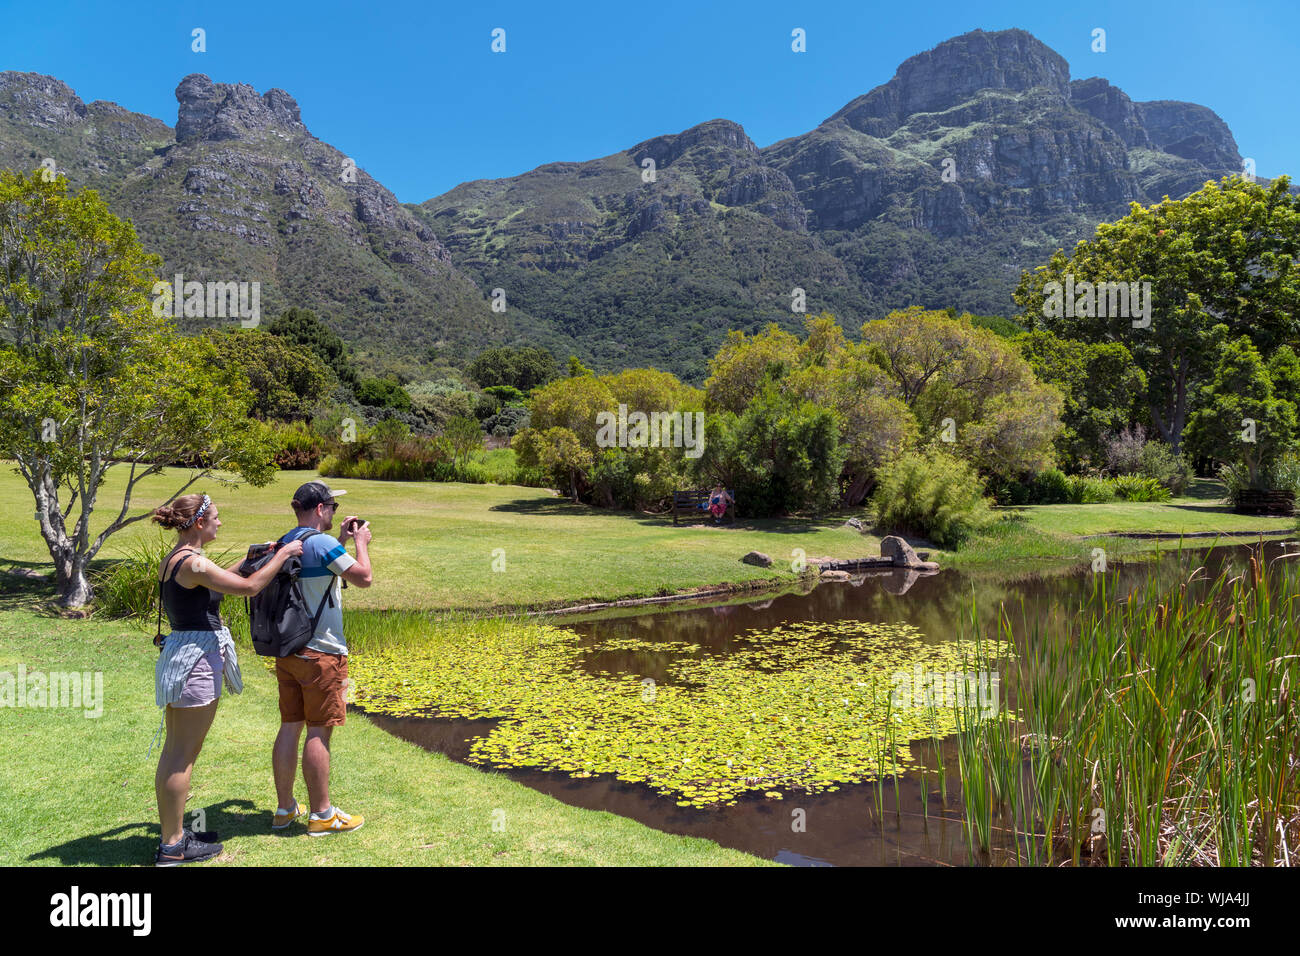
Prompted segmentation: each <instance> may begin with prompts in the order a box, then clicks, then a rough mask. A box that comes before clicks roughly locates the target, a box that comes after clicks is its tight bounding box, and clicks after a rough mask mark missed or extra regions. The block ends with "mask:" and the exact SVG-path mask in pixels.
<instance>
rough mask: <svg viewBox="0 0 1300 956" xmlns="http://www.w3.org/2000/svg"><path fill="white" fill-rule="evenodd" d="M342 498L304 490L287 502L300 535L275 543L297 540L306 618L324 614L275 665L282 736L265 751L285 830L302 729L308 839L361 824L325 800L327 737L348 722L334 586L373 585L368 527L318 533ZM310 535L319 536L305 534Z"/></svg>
mask: <svg viewBox="0 0 1300 956" xmlns="http://www.w3.org/2000/svg"><path fill="white" fill-rule="evenodd" d="M344 494H346V492H343V491H331V490H330V489H329V487H328V486H326V484H325V483H324V482H323V481H309V482H307V483H306V484H305V485H303V486H302V487H300V488H299V489H298V490H297V491H296V492H294V495H293V510H294V514H296V515H297V517H298V527H296V528H294V529H293V530H292V531H290V532H289V533H288V534H286V535H285V536H284V537H283V538H281V539H280V541H281V543H284V542H288V541H297V540H299V539H301V540H302V545H303V547H302V558H301V561H302V572H301V574H300V575H299V585H300V586H301V587H302V594H303V598H304V600H305V603H306V605H307V607H308V608H310V609H311V611H312V613H315V610H316V608H318V607H321V608H322V609H321V615H320V620H319V622H318V623H317V625H316V630H315V633H314V634H313V635H312V639H311V640H310V641H309V642H308V643H307V646H306V647H304V648H303V649H302V650H301V651H299V652H298V653H297V654H291V655H290V656H288V657H280V658H277V659H276V662H275V673H276V679H277V680H278V682H279V684H280V732H279V734H277V735H276V738H275V747H274V748H273V749H272V751H271V766H272V768H273V770H274V772H275V790H276V795H277V798H278V800H279V808H278V809H277V810H276V811H275V817H274V819H273V820H272V821H271V827H272V829H275V830H283V829H285V828H287V827H288V826H289V825H290V824H292V823H293V821H294V820H297V819H298V818H299V817H301V816H302V814H303V810H302V808H301V807H300V806H299V805H298V801H297V800H296V799H294V795H293V782H294V778H295V777H296V776H297V775H298V740H299V738H300V737H301V736H302V729H303V726H304V724H305V725H306V727H307V742H306V743H305V744H304V745H303V748H302V775H303V778H304V779H305V780H306V781H307V799H308V802H309V803H310V804H311V816H310V817H309V818H308V820H307V833H308V835H309V836H314V837H315V836H327V835H329V834H331V833H344V832H346V831H348V830H356V829H359V828H360V827H361V824H362V823H363V822H364V818H363V817H361V816H360V815H359V814H347V813H344V812H343V811H342V810H340V809H339V808H338V807H336V806H334V805H333V804H332V803H330V796H329V784H330V733H331V732H332V731H333V729H334V728H335V727H341V726H342V725H343V721H344V719H345V717H346V715H347V704H346V701H345V695H346V693H347V678H348V646H347V643H346V642H345V641H344V639H343V605H342V600H343V590H342V585H341V584H340V580H343V581H347V582H348V583H350V584H354V585H356V586H357V587H359V588H368V587H370V583H371V580H372V578H371V574H370V553H369V546H370V524H369V523H368V522H366V523H362V522H361V521H360V520H359V519H357V518H356V517H355V516H349V517H347V518H345V519H344V520H343V523H342V525H341V526H340V532H339V536H338V538H337V539H336V538H333V537H331V536H330V535H328V534H325V533H324V532H327V531H329V530H330V528H332V527H333V526H334V512H335V510H336V509H337V508H338V500H337V499H338V498H340V497H342V496H343V495H344ZM313 531H319V532H322V533H321V534H311V532H313ZM308 535H310V537H308ZM349 540H352V541H355V542H356V549H357V556H356V558H355V559H353V557H352V556H351V555H349V554H348V553H347V550H346V549H345V547H344V546H345V545H346V544H347V542H348V541H349ZM322 600H324V602H325V603H324V606H323V607H322V605H321V601H322Z"/></svg>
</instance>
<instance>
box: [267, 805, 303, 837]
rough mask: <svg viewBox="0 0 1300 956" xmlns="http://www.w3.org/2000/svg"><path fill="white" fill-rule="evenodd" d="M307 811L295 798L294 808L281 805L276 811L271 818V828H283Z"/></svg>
mask: <svg viewBox="0 0 1300 956" xmlns="http://www.w3.org/2000/svg"><path fill="white" fill-rule="evenodd" d="M306 812H307V811H306V810H304V809H303V808H302V805H301V804H300V803H299V802H298V801H297V800H295V801H294V802H293V809H292V810H286V809H284V808H283V807H281V808H279V809H278V810H276V811H275V815H274V816H273V817H272V818H271V829H272V830H283V829H284V828H285V827H287V826H288V825H289V824H291V823H293V821H294V820H297V819H298V818H299V817H300V816H302V815H303V814H304V813H306Z"/></svg>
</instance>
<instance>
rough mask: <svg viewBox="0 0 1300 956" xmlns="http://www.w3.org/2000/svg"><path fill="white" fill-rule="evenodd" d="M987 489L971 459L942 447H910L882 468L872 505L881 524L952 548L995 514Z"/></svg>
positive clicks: (888, 528) (894, 530)
mask: <svg viewBox="0 0 1300 956" xmlns="http://www.w3.org/2000/svg"><path fill="white" fill-rule="evenodd" d="M983 494H984V483H983V482H982V481H981V480H980V478H979V475H977V474H976V473H975V470H974V469H973V468H972V467H971V466H970V464H969V463H967V462H964V461H962V460H961V459H959V458H954V457H953V456H951V455H947V454H944V453H943V452H940V451H931V452H929V453H920V452H909V453H907V454H905V455H902V456H900V457H899V458H897V459H896V460H894V461H892V462H889V463H888V464H886V465H885V466H884V467H883V468H881V470H880V483H879V485H878V486H877V487H876V492H875V494H874V495H873V496H872V507H873V509H874V510H875V513H876V525H877V527H878V528H880V529H882V530H885V531H889V532H899V533H902V534H912V535H918V536H921V537H924V538H928V539H929V540H931V541H933V542H934V543H935V544H937V545H940V546H941V547H945V548H951V547H954V546H956V545H958V544H960V543H961V542H962V541H963V540H965V539H966V538H967V537H969V536H970V535H971V534H973V533H974V532H976V531H978V530H980V529H981V528H983V527H985V526H986V525H987V524H988V523H989V522H990V521H991V520H992V516H991V513H990V511H989V506H988V502H987V501H986V500H985V499H984V497H983Z"/></svg>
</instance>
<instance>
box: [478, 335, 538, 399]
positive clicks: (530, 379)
mask: <svg viewBox="0 0 1300 956" xmlns="http://www.w3.org/2000/svg"><path fill="white" fill-rule="evenodd" d="M465 371H466V373H467V374H468V375H469V377H470V378H472V379H473V380H474V381H475V383H477V384H478V386H479V387H480V388H482V389H483V390H484V391H487V390H489V389H490V388H493V387H497V388H499V387H502V386H504V387H506V388H509V389H512V390H513V391H514V392H515V393H516V394H518V395H519V396H520V397H522V394H521V393H523V392H528V391H531V390H532V389H534V388H536V387H537V386H539V385H545V384H546V383H547V382H549V381H551V380H552V379H554V378H555V377H556V375H557V374H558V370H557V368H556V366H555V356H554V355H552V354H551V353H550V352H548V351H547V350H546V349H543V348H536V347H532V346H529V347H525V348H512V347H509V346H505V347H501V348H494V349H488V350H487V351H486V352H481V353H479V355H478V356H477V357H476V358H475V359H474V360H473V361H472V362H470V363H469V365H468V366H467V368H466V370H465Z"/></svg>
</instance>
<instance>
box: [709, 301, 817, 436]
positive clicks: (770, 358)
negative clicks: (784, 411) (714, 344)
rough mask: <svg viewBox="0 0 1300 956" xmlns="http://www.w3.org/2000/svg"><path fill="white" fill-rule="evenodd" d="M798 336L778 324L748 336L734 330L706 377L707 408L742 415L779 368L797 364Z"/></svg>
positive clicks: (719, 351)
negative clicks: (775, 367)
mask: <svg viewBox="0 0 1300 956" xmlns="http://www.w3.org/2000/svg"><path fill="white" fill-rule="evenodd" d="M799 345H800V343H799V337H798V336H797V335H795V334H794V333H792V332H787V331H785V330H784V329H782V328H781V327H780V326H778V325H777V324H776V323H772V324H770V325H768V327H767V328H765V329H764V330H763V331H762V332H759V333H757V334H755V335H753V336H747V335H746V334H745V333H744V332H742V331H738V330H732V331H731V332H728V333H727V338H726V341H725V342H723V343H722V347H721V348H719V349H718V354H717V355H715V356H714V357H713V358H712V359H710V360H709V377H708V378H707V379H705V380H704V394H705V401H706V407H707V408H708V410H709V411H711V412H734V413H735V414H737V415H739V414H740V413H741V412H743V411H744V410H745V407H746V406H747V405H748V404H749V403H750V402H751V401H752V400H753V398H754V396H756V395H757V394H758V393H759V392H760V391H761V390H762V388H763V383H764V382H765V381H766V380H768V379H769V378H770V377H771V376H772V373H773V372H776V371H777V370H776V369H774V368H773V366H782V367H790V366H793V365H794V364H796V363H797V361H798V356H799Z"/></svg>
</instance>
